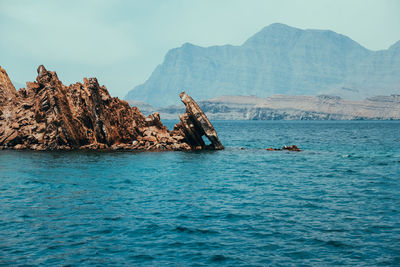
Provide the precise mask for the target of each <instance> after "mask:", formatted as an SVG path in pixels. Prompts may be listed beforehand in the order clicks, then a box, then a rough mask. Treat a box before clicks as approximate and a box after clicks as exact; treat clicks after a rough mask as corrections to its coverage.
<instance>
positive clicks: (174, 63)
mask: <svg viewBox="0 0 400 267" xmlns="http://www.w3.org/2000/svg"><path fill="white" fill-rule="evenodd" d="M182 90H185V91H186V92H188V93H189V94H191V95H192V96H193V98H195V99H198V100H205V99H209V98H215V97H218V96H221V95H242V96H250V95H254V96H257V97H269V96H272V95H276V94H282V95H308V96H316V95H321V94H322V95H334V96H340V97H343V98H346V99H354V100H359V99H365V98H367V97H372V96H376V95H390V94H398V93H400V41H398V42H396V43H395V44H393V45H392V46H391V47H390V48H388V49H386V50H380V51H371V50H368V49H366V48H365V47H363V46H361V45H360V44H358V43H357V42H355V41H353V40H352V39H350V38H349V37H347V36H344V35H341V34H338V33H335V32H333V31H330V30H302V29H298V28H294V27H290V26H287V25H284V24H279V23H275V24H271V25H269V26H267V27H265V28H263V29H262V30H261V31H260V32H258V33H256V34H255V35H253V36H252V37H250V38H249V39H248V40H247V41H245V42H244V43H243V44H242V45H240V46H233V45H223V46H211V47H200V46H196V45H193V44H190V43H185V44H184V45H182V46H181V47H179V48H174V49H171V50H170V51H169V52H168V53H167V54H166V56H165V58H164V61H163V63H162V64H160V65H158V66H157V67H156V69H155V70H154V71H153V73H152V74H151V76H150V78H149V79H148V80H147V81H146V82H145V83H144V84H142V85H138V86H136V87H135V88H133V89H132V90H131V91H129V93H128V94H127V95H126V97H125V99H127V100H135V101H142V102H146V103H149V104H151V105H154V106H160V107H164V106H168V105H174V104H177V103H178V101H179V99H177V98H176V95H177V94H178V93H179V92H181V91H182ZM159 96H162V97H159Z"/></svg>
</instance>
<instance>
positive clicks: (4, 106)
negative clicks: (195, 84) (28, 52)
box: [0, 65, 223, 150]
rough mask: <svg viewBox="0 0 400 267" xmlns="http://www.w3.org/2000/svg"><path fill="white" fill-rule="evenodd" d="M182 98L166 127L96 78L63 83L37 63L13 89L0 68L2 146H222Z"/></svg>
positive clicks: (195, 109) (200, 114)
mask: <svg viewBox="0 0 400 267" xmlns="http://www.w3.org/2000/svg"><path fill="white" fill-rule="evenodd" d="M180 96H181V99H182V102H183V103H184V104H185V106H186V113H185V114H183V115H181V116H180V119H181V121H180V122H179V123H178V124H176V125H175V127H174V130H173V131H169V130H168V129H167V127H165V126H164V125H163V124H162V123H161V121H160V117H159V115H158V114H157V113H155V114H151V115H149V116H148V117H145V116H143V114H142V113H141V112H140V110H139V109H138V108H136V107H130V106H129V104H128V103H127V102H126V101H123V100H120V99H118V98H116V97H111V96H110V95H109V93H108V91H107V88H106V87H105V86H100V85H99V83H98V82H97V79H96V78H89V79H87V78H84V82H83V83H79V82H78V83H75V84H72V85H70V86H65V85H63V84H62V83H61V81H60V80H59V79H58V76H57V74H56V73H55V72H52V71H47V70H46V68H45V67H44V66H42V65H41V66H39V68H38V76H37V78H36V81H35V82H27V86H26V88H22V89H20V90H18V91H17V90H15V87H14V85H13V84H12V83H11V81H10V79H9V77H8V75H7V73H6V71H5V70H4V69H2V68H1V67H0V149H32V150H70V149H128V150H199V149H223V146H222V144H221V143H220V141H219V139H218V136H217V133H216V132H215V130H214V128H213V127H212V125H211V123H210V122H209V121H208V119H207V117H206V116H205V115H204V113H203V112H202V111H201V109H200V108H199V107H198V105H197V103H196V102H195V101H194V100H193V99H192V98H191V97H190V96H189V95H187V94H186V93H181V95H180ZM204 135H205V136H206V137H207V138H208V139H209V140H210V144H209V145H206V144H205V142H204V141H203V139H202V137H203V136H204Z"/></svg>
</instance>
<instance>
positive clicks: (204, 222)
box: [0, 121, 400, 266]
mask: <svg viewBox="0 0 400 267" xmlns="http://www.w3.org/2000/svg"><path fill="white" fill-rule="evenodd" d="M166 124H167V125H168V126H169V127H172V126H173V124H174V121H167V122H166ZM213 124H214V126H215V128H216V130H217V132H218V134H219V137H220V139H221V141H222V143H223V144H224V146H225V150H222V151H201V152H118V151H114V152H100V151H68V152H66V151H63V152H34V151H8V150H2V151H0V265H1V266H22V265H24V266H36V265H42V266H93V265H94V266H333V265H344V266H352V265H354V266H400V122H399V121H214V122H213ZM284 145H297V146H298V147H299V148H301V149H302V151H301V152H291V151H267V150H266V148H268V147H276V148H279V147H282V146H284Z"/></svg>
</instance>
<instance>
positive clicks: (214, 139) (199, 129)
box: [174, 92, 224, 149]
mask: <svg viewBox="0 0 400 267" xmlns="http://www.w3.org/2000/svg"><path fill="white" fill-rule="evenodd" d="M179 96H180V97H181V100H182V102H183V103H184V104H185V106H186V113H185V114H183V115H181V116H180V117H179V118H180V120H181V121H180V123H178V124H176V125H175V127H174V132H175V133H177V134H179V135H182V136H186V142H187V143H189V144H190V146H191V147H193V148H195V149H209V148H212V149H224V147H223V145H222V144H221V142H220V141H219V138H218V135H217V132H216V131H215V129H214V127H213V126H212V124H211V123H210V121H209V120H208V118H207V116H206V115H205V114H204V113H203V111H202V110H201V109H200V107H199V105H197V103H196V101H194V100H193V98H191V97H190V96H189V95H188V94H187V93H185V92H182V93H180V95H179ZM203 136H206V137H207V138H208V140H209V141H210V142H211V143H210V144H209V145H206V143H205V142H204V140H203V138H202V137H203Z"/></svg>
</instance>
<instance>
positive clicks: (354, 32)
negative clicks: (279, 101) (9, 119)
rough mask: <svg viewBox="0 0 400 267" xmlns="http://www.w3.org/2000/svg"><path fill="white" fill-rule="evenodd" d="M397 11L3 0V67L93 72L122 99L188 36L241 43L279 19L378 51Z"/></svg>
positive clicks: (314, 2)
mask: <svg viewBox="0 0 400 267" xmlns="http://www.w3.org/2000/svg"><path fill="white" fill-rule="evenodd" d="M399 14H400V1H398V0H353V1H350V0H326V1H324V0H308V1H307V0H302V1H298V0H297V1H296V0H292V1H287V0H278V1H267V0H201V1H200V0H186V1H183V0H169V1H166V0H165V1H162V0H159V1H155V0H154V1H151V0H148V1H111V0H110V1H101V0H96V1H95V0H93V1H83V0H68V1H54V0H35V1H28V0H26V1H19V0H0V25H1V26H0V36H1V39H0V65H1V66H2V67H4V68H6V70H7V72H8V74H9V75H10V77H11V78H12V79H13V80H14V81H18V82H25V81H28V80H29V81H32V80H34V79H35V77H36V68H37V66H38V65H39V64H44V65H45V66H46V67H47V68H48V69H51V70H55V71H57V74H58V75H59V77H60V79H61V80H62V81H63V82H64V83H65V84H70V83H72V82H76V81H81V80H82V77H84V76H88V77H92V76H94V77H97V78H98V79H99V81H100V83H101V84H104V85H106V86H107V88H108V89H109V91H110V93H111V94H112V95H113V96H119V97H123V96H124V95H125V94H126V93H127V92H128V91H129V90H130V89H132V88H133V87H134V86H135V85H138V84H140V83H143V82H144V81H145V80H146V79H147V78H148V77H149V76H150V74H151V72H152V71H153V70H154V68H155V67H156V66H157V65H158V64H161V62H162V61H163V58H164V56H165V54H166V53H167V51H168V50H169V49H171V48H174V47H179V46H181V45H182V44H183V43H185V42H190V43H193V44H196V45H201V46H211V45H223V44H233V45H240V44H242V43H243V42H244V41H245V40H246V39H247V38H248V37H250V36H251V35H253V34H255V33H256V32H258V31H259V30H261V29H262V28H263V27H265V26H267V25H269V24H271V23H275V22H279V23H284V24H288V25H290V26H293V27H298V28H302V29H330V30H333V31H335V32H338V33H341V34H344V35H347V36H349V37H350V38H352V39H353V40H355V41H357V42H359V43H360V44H361V45H363V46H365V47H366V48H368V49H371V50H380V49H386V48H388V47H389V46H390V45H392V44H393V43H395V42H396V41H398V40H400V16H399Z"/></svg>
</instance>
